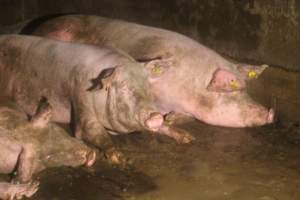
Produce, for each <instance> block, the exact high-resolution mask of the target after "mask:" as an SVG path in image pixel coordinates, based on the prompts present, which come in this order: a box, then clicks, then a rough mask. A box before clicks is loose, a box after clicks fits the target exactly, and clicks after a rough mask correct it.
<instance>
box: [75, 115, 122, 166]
mask: <svg viewBox="0 0 300 200" xmlns="http://www.w3.org/2000/svg"><path fill="white" fill-rule="evenodd" d="M82 124H83V125H78V126H77V127H76V130H75V136H76V138H78V139H82V140H83V141H85V142H87V143H89V144H91V145H94V146H96V147H97V148H99V150H100V151H102V153H103V157H104V158H105V159H106V160H107V161H108V162H109V163H111V164H117V165H126V159H125V158H124V156H123V154H122V153H121V152H120V151H118V150H117V149H116V148H115V147H114V144H113V141H112V138H111V136H110V135H109V134H108V132H107V131H106V130H105V128H104V127H103V126H102V125H101V124H100V123H99V122H98V121H94V122H93V121H91V120H89V121H86V122H85V123H82Z"/></svg>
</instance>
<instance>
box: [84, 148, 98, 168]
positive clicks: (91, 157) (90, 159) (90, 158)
mask: <svg viewBox="0 0 300 200" xmlns="http://www.w3.org/2000/svg"><path fill="white" fill-rule="evenodd" d="M96 158H97V153H96V151H94V150H91V151H90V152H88V153H87V155H86V163H85V166H86V167H91V166H93V164H94V163H95V162H96Z"/></svg>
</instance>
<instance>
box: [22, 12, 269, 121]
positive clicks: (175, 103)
mask: <svg viewBox="0 0 300 200" xmlns="http://www.w3.org/2000/svg"><path fill="white" fill-rule="evenodd" d="M33 24H34V23H33ZM25 29H26V26H25V28H24V30H25ZM27 33H29V32H27ZM30 33H31V34H34V35H39V36H45V37H49V38H53V39H56V40H61V41H66V42H74V43H86V44H93V45H97V46H103V45H105V46H110V47H113V48H117V49H121V50H123V51H125V52H126V53H128V54H129V55H130V56H132V57H133V58H134V59H135V60H137V61H139V62H141V63H142V64H143V65H144V67H145V69H146V70H147V71H148V80H149V83H150V93H151V94H152V95H153V96H154V102H155V103H156V105H157V106H158V107H159V109H160V110H159V111H160V112H161V113H164V114H166V113H169V112H175V113H179V114H183V115H188V116H193V117H196V118H197V119H199V120H201V121H204V122H206V123H209V124H213V125H220V126H228V127H247V126H259V125H264V124H268V123H271V122H273V118H274V110H273V109H270V110H269V109H267V108H265V107H263V106H261V105H259V104H258V103H256V102H254V101H253V100H252V99H251V98H250V97H249V96H248V95H247V93H246V92H245V91H244V89H245V87H246V82H247V81H248V80H249V79H255V78H257V77H258V76H259V75H260V74H261V73H262V72H263V70H264V69H265V67H263V66H254V65H246V64H245V65H243V64H240V63H233V62H231V61H229V60H227V59H225V58H223V57H222V56H220V55H219V54H217V53H216V52H214V51H213V50H211V49H209V48H207V47H205V46H203V45H201V44H199V43H198V42H196V41H194V40H192V39H190V38H188V37H185V36H183V35H180V34H178V33H175V32H172V31H167V30H163V29H159V28H153V27H147V26H143V25H138V24H135V23H130V22H125V21H119V20H113V19H108V18H103V17H99V16H84V15H66V16H60V17H56V18H53V19H47V20H46V21H44V22H42V21H40V22H39V25H38V26H37V25H35V26H33V25H32V24H31V26H30Z"/></svg>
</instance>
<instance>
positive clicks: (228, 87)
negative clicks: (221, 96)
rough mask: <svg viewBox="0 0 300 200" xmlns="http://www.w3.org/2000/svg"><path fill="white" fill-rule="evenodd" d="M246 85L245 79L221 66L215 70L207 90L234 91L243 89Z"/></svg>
mask: <svg viewBox="0 0 300 200" xmlns="http://www.w3.org/2000/svg"><path fill="white" fill-rule="evenodd" d="M245 86H246V84H245V81H244V80H242V79H239V78H237V76H236V75H235V74H234V73H232V72H230V71H228V70H226V69H220V68H219V69H217V70H216V71H215V72H214V74H213V76H212V79H211V81H210V83H209V84H208V86H207V90H208V91H213V92H233V91H237V90H242V89H244V88H245Z"/></svg>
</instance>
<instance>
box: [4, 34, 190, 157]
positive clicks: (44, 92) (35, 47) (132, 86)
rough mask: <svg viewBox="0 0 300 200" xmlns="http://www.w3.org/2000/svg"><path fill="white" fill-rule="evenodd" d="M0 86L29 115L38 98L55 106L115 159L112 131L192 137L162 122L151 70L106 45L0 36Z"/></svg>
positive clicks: (56, 114)
mask: <svg viewBox="0 0 300 200" xmlns="http://www.w3.org/2000/svg"><path fill="white" fill-rule="evenodd" d="M0 83H1V84H0V89H1V91H3V94H4V95H6V96H8V97H10V98H12V99H13V100H14V101H15V102H16V103H17V105H18V106H20V107H21V108H22V109H24V110H25V112H26V113H28V114H32V113H33V112H34V105H35V104H36V103H37V102H38V99H37V97H39V96H43V97H46V98H47V99H48V101H49V103H50V104H51V105H52V107H53V120H54V121H56V122H61V123H69V122H70V121H71V122H72V124H73V125H74V129H75V130H74V131H75V135H76V137H77V138H79V139H83V140H84V141H86V142H88V143H90V144H92V145H95V146H97V147H99V148H100V150H103V151H104V152H105V153H107V155H106V156H107V157H109V158H110V157H114V156H115V155H114V154H115V153H116V154H118V153H117V152H116V151H115V147H114V145H113V142H112V139H111V137H110V134H109V133H111V132H113V133H118V134H120V133H130V132H134V131H143V130H146V131H151V132H156V133H159V134H165V135H167V136H170V137H172V138H174V139H175V140H177V141H178V142H181V143H187V142H190V141H191V140H192V139H193V138H192V136H190V135H189V134H188V133H186V132H184V131H182V130H178V129H175V128H173V127H170V126H168V125H167V124H165V123H164V118H163V115H162V114H161V113H159V112H158V111H157V109H156V108H155V106H154V105H153V100H152V96H151V94H149V92H148V91H149V89H148V87H149V84H148V82H147V71H146V70H145V69H144V68H143V67H141V66H140V64H139V63H136V62H135V61H134V60H133V59H132V58H130V57H128V56H126V55H124V54H123V53H118V52H116V51H113V50H111V49H107V48H103V49H100V48H97V47H95V46H89V45H81V44H70V43H64V42H58V41H55V40H49V39H44V38H40V37H33V36H20V35H4V36H1V37H0Z"/></svg>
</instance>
